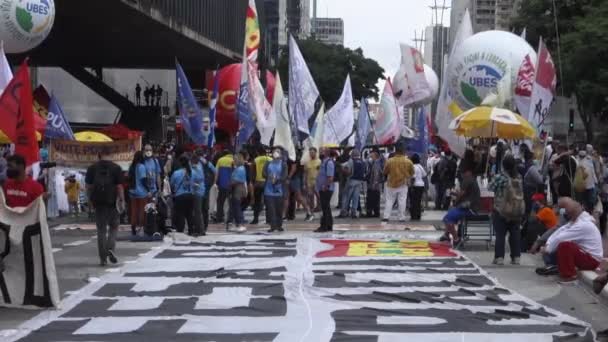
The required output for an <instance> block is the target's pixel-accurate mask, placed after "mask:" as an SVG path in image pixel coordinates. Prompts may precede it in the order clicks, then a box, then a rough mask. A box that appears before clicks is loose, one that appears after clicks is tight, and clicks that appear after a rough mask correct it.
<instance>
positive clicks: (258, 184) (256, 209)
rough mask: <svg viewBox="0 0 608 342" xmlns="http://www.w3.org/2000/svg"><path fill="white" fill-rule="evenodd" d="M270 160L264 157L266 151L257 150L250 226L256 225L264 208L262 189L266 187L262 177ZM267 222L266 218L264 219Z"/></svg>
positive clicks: (264, 179)
mask: <svg viewBox="0 0 608 342" xmlns="http://www.w3.org/2000/svg"><path fill="white" fill-rule="evenodd" d="M271 160H272V158H271V157H269V156H268V155H266V149H265V148H264V147H263V146H260V147H259V148H258V156H257V157H256V158H255V159H254V166H255V184H254V190H253V221H251V223H250V224H258V222H259V218H260V212H261V211H262V207H263V206H264V203H263V200H264V189H265V186H266V178H265V177H264V168H265V167H266V164H267V163H268V162H269V161H271ZM266 221H268V218H266Z"/></svg>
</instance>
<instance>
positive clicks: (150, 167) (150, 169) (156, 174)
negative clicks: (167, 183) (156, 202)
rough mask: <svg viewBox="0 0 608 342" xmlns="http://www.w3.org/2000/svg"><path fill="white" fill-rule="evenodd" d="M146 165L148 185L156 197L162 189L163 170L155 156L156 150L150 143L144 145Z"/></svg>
mask: <svg viewBox="0 0 608 342" xmlns="http://www.w3.org/2000/svg"><path fill="white" fill-rule="evenodd" d="M144 166H145V167H146V181H147V185H146V186H147V187H148V190H149V191H150V192H151V193H152V197H156V196H157V195H158V191H159V189H160V184H161V183H160V181H161V177H162V175H163V172H162V169H161V167H160V163H159V161H158V159H156V158H155V157H154V150H153V149H152V145H150V144H147V145H146V146H144Z"/></svg>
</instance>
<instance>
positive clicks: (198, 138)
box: [175, 61, 206, 145]
mask: <svg viewBox="0 0 608 342" xmlns="http://www.w3.org/2000/svg"><path fill="white" fill-rule="evenodd" d="M175 72H176V74H177V105H178V108H179V114H180V118H181V122H182V127H183V128H184V131H186V134H188V136H189V137H190V139H192V141H193V142H194V143H195V144H198V145H204V144H205V143H206V141H205V136H204V135H203V112H201V109H200V108H199V106H198V103H196V99H195V98H194V94H193V93H192V88H190V83H188V79H187V78H186V74H185V73H184V70H183V69H182V67H181V65H179V63H178V62H177V61H175Z"/></svg>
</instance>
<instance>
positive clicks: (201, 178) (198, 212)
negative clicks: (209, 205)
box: [191, 154, 207, 237]
mask: <svg viewBox="0 0 608 342" xmlns="http://www.w3.org/2000/svg"><path fill="white" fill-rule="evenodd" d="M191 164H192V196H193V198H192V206H193V223H194V230H193V232H192V236H195V237H198V236H201V235H206V232H205V230H203V199H204V198H205V193H206V192H207V189H206V188H205V172H204V170H203V164H202V163H201V160H200V157H199V156H198V155H197V154H194V155H193V156H192V160H191Z"/></svg>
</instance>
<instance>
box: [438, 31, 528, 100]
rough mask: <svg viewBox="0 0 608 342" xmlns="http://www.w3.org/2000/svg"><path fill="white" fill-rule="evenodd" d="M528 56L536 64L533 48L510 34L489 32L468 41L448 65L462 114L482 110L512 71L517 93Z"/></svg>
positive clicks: (454, 94)
mask: <svg viewBox="0 0 608 342" xmlns="http://www.w3.org/2000/svg"><path fill="white" fill-rule="evenodd" d="M527 55H530V57H531V59H532V61H533V63H535V64H536V60H537V57H536V52H535V51H534V49H533V48H532V47H531V46H530V44H528V43H527V42H526V41H525V40H524V39H522V38H521V37H520V36H517V35H515V34H513V33H510V32H506V31H485V32H480V33H477V34H475V35H474V36H472V37H470V38H468V39H466V40H465V41H464V42H463V43H462V44H461V45H460V46H459V47H457V48H456V51H455V52H454V56H453V57H452V58H451V60H450V62H449V65H448V76H447V81H448V82H449V84H448V86H449V90H450V94H451V96H452V98H453V99H454V100H455V101H456V103H457V104H458V105H459V106H460V108H461V109H462V110H467V109H471V108H473V107H476V106H479V105H480V104H481V101H483V99H484V98H485V97H486V96H487V95H488V94H490V93H491V92H495V91H496V89H497V86H498V83H499V82H500V80H501V79H502V78H503V76H504V75H505V74H506V73H507V71H508V70H509V69H510V70H511V77H512V83H511V84H512V87H513V90H514V89H515V87H516V85H517V84H516V83H517V73H518V71H519V68H520V67H521V64H522V62H523V61H524V58H525V57H526V56H527ZM512 93H513V91H512V92H511V94H512Z"/></svg>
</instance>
